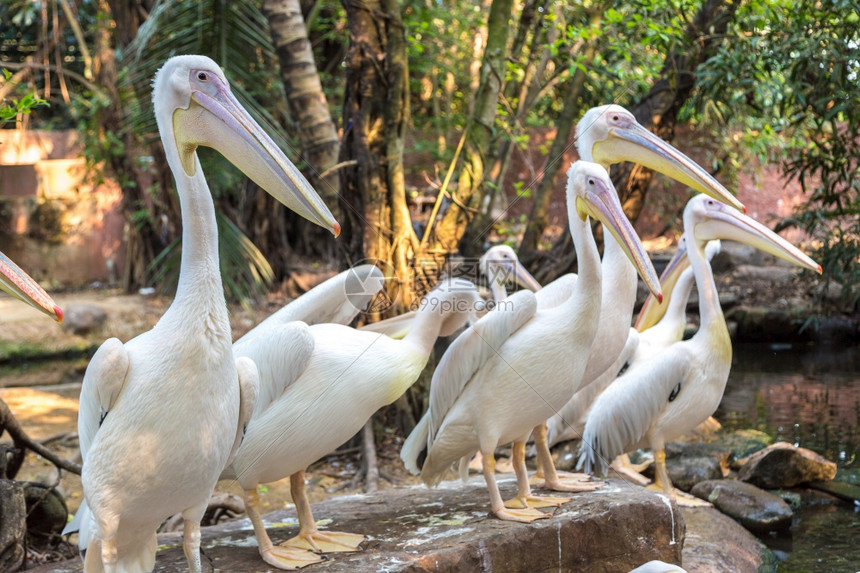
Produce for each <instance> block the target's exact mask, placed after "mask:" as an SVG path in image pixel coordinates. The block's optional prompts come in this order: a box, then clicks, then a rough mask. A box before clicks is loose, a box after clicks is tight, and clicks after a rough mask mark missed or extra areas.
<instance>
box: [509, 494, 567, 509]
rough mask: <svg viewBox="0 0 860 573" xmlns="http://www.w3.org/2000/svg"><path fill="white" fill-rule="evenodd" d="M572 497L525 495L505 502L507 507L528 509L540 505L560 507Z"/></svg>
mask: <svg viewBox="0 0 860 573" xmlns="http://www.w3.org/2000/svg"><path fill="white" fill-rule="evenodd" d="M571 499H573V498H570V497H551V496H540V495H528V496H524V497H515V498H513V499H509V500H508V501H506V502H505V507H506V508H508V509H526V508H529V507H531V508H539V507H560V506H561V504H563V503H567V502H569V501H570V500H571Z"/></svg>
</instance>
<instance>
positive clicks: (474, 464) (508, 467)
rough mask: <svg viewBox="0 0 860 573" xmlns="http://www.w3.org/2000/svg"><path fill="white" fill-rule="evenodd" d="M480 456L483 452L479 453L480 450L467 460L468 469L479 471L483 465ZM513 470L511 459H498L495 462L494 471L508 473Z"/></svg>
mask: <svg viewBox="0 0 860 573" xmlns="http://www.w3.org/2000/svg"><path fill="white" fill-rule="evenodd" d="M482 457H483V454H481V452H478V453H477V454H475V456H474V457H473V458H472V461H471V462H469V471H475V472H479V471H481V468H483V467H484V466H483V462H482V461H481V458H482ZM513 471H514V464H513V461H511V460H508V461H498V462H497V463H496V473H500V474H509V473H511V472H513Z"/></svg>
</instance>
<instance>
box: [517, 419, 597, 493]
mask: <svg viewBox="0 0 860 573" xmlns="http://www.w3.org/2000/svg"><path fill="white" fill-rule="evenodd" d="M546 432H547V429H546V424H545V423H544V424H540V425H538V426H535V428H534V430H532V436H533V437H534V440H535V449H536V450H537V457H538V469H539V470H541V469H542V470H543V483H542V484H539V485H538V487H541V488H544V489H551V490H553V491H568V492H572V493H578V492H584V491H594V490H596V489H597V488H599V487H601V486H602V485H603V482H602V481H594V480H593V479H592V477H591V476H590V475H588V474H572V473H568V472H564V473H563V474H561V475H560V474H559V473H558V472H556V471H555V464H554V463H553V462H552V454H550V452H549V445H548V444H547V441H546Z"/></svg>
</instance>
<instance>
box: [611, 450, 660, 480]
mask: <svg viewBox="0 0 860 573" xmlns="http://www.w3.org/2000/svg"><path fill="white" fill-rule="evenodd" d="M651 463H652V460H648V461H647V462H645V463H642V464H636V465H634V464H633V463H631V462H630V456H628V455H627V454H621V455H620V456H618V457H617V458H615V459H614V460H612V464H610V465H611V466H612V469H613V470H615V471H616V472H618V475H620V476H621V479H623V480H625V481H632V482H633V483H635V484H636V485H642V486H645V485H648V484H649V483H651V480H649V479H648V478H646V477H645V476H643V475H642V474H641V473H639V472H641V471H642V470H644V469H645V468H647V467H648V466H650V465H651Z"/></svg>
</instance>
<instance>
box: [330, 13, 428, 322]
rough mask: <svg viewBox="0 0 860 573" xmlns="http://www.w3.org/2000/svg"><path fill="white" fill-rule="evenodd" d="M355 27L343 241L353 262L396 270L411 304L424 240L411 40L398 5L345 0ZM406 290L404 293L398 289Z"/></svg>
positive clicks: (344, 155)
mask: <svg viewBox="0 0 860 573" xmlns="http://www.w3.org/2000/svg"><path fill="white" fill-rule="evenodd" d="M343 5H344V7H345V9H346V13H347V24H348V27H349V41H350V45H349V51H348V54H347V65H348V73H347V81H346V90H345V95H344V106H343V109H344V125H345V126H346V128H345V129H344V136H343V144H342V146H341V156H340V161H341V162H342V163H345V162H354V163H353V164H351V165H348V166H347V167H345V168H344V169H342V170H341V171H340V175H341V190H342V196H343V199H344V202H345V204H346V205H347V206H348V207H349V208H348V209H346V210H345V212H346V218H345V219H344V240H345V241H346V248H347V251H348V253H349V255H350V258H351V259H352V260H351V261H350V263H351V264H354V263H355V262H357V261H358V260H360V259H371V260H372V261H374V262H378V263H380V264H381V266H383V267H387V270H389V271H393V273H394V274H395V275H396V278H397V280H396V281H387V286H388V288H389V293H388V294H389V296H390V297H391V298H392V299H393V300H396V299H397V297H398V294H399V297H400V298H399V302H400V306H404V305H408V304H410V303H411V299H412V282H413V276H412V270H411V269H412V267H411V265H410V262H411V260H412V258H413V256H414V253H415V252H416V249H417V245H418V239H417V237H416V236H415V232H414V231H413V229H412V220H411V216H410V214H409V210H408V208H407V205H406V188H405V184H404V173H403V138H404V134H405V129H406V125H407V122H408V116H409V98H408V91H407V90H408V83H407V82H408V66H407V60H406V38H405V34H404V28H403V24H402V22H401V18H400V7H399V4H398V3H397V1H396V0H371V1H363V2H362V1H358V0H343ZM398 289H399V292H398Z"/></svg>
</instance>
